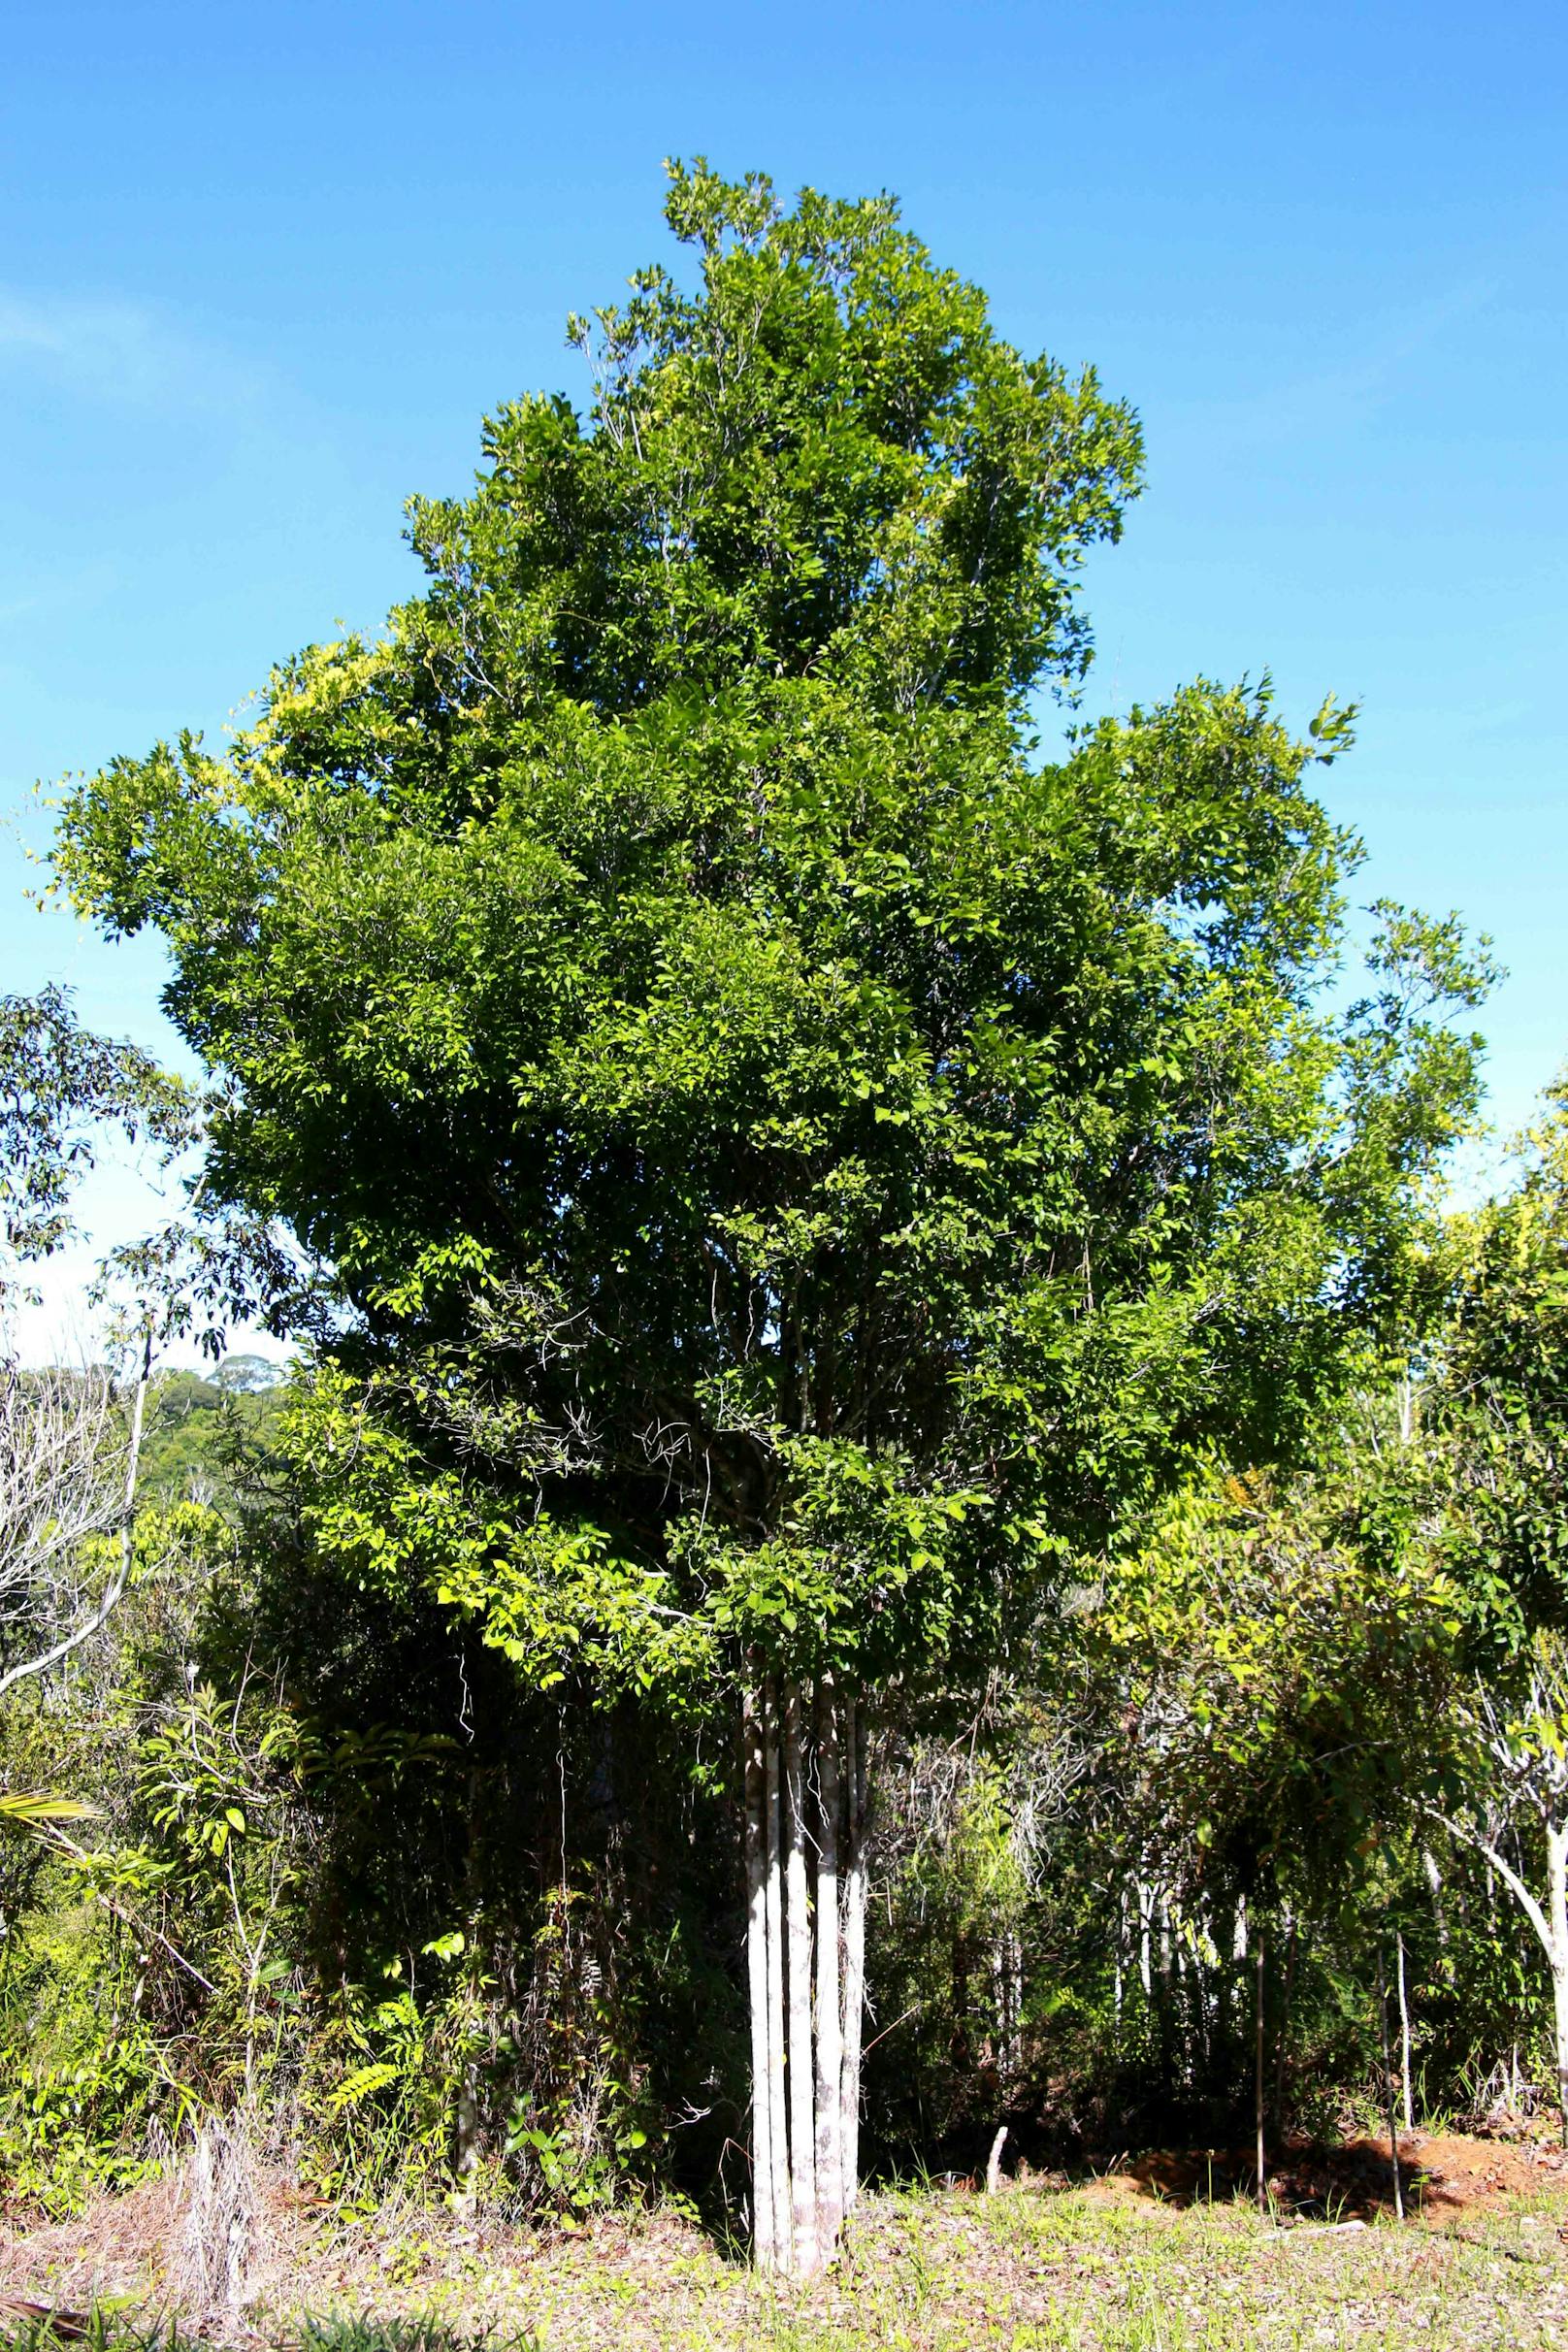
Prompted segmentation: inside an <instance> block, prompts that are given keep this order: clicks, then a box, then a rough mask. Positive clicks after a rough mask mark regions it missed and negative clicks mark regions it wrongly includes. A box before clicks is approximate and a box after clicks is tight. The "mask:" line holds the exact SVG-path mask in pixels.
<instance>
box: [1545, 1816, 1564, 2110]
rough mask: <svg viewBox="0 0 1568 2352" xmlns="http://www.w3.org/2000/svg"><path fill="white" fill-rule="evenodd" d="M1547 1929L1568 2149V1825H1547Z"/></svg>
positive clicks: (1559, 2105)
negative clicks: (1549, 1939)
mask: <svg viewBox="0 0 1568 2352" xmlns="http://www.w3.org/2000/svg"><path fill="white" fill-rule="evenodd" d="M1547 1925H1548V1926H1549V1927H1550V1928H1551V1930H1552V1943H1551V1945H1550V1947H1549V1951H1548V1957H1549V1959H1550V1960H1551V1962H1552V2020H1553V2023H1554V2024H1555V2027H1556V2042H1557V2119H1558V2122H1559V2124H1560V2125H1561V2129H1562V2139H1563V2144H1564V2145H1565V2146H1568V1823H1562V1822H1557V1821H1549V1822H1548V1823H1547Z"/></svg>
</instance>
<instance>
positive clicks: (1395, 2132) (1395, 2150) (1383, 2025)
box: [1378, 1944, 1405, 2221]
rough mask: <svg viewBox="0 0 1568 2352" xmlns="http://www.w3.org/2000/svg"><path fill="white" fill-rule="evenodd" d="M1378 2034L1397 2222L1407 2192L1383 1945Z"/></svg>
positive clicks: (1379, 1968)
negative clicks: (1402, 2171) (1401, 2159)
mask: <svg viewBox="0 0 1568 2352" xmlns="http://www.w3.org/2000/svg"><path fill="white" fill-rule="evenodd" d="M1378 2034H1379V2036H1380V2038H1381V2040H1382V2043H1383V2090H1384V2097H1385V2100H1386V2102H1387V2106H1388V2156H1389V2160H1390V2162H1391V2164H1392V2166H1393V2211H1394V2219H1395V2220H1396V2221H1403V2220H1404V2218H1405V2191H1404V2184H1403V2182H1402V2181H1401V2179H1400V2176H1399V2120H1398V2117H1397V2115H1396V2114H1395V2111H1394V2104H1393V2065H1392V2061H1391V2060H1390V2058H1389V2055H1388V1978H1387V1976H1386V1974H1385V1971H1384V1965H1383V1945H1382V1944H1379V1945H1378Z"/></svg>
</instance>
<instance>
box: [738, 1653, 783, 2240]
mask: <svg viewBox="0 0 1568 2352" xmlns="http://www.w3.org/2000/svg"><path fill="white" fill-rule="evenodd" d="M741 1740H742V1757H743V1763H744V1771H745V1790H746V1833H745V1836H746V1989H747V1992H748V1994H749V1996H750V2003H751V2226H752V2249H753V2253H754V2255H755V2259H756V2263H757V2267H758V2269H759V2270H772V2269H773V2268H774V2267H775V2264H776V2262H777V2256H778V2249H777V2245H776V2242H775V2239H774V2235H773V2134H772V2128H771V2116H770V2113H769V2105H768V2090H769V2083H770V2079H771V2075H770V2068H769V2037H768V1828H767V1821H766V1811H767V1790H766V1775H767V1767H766V1763H765V1760H764V1731H763V1690H762V1684H761V1682H760V1680H755V1681H753V1682H752V1684H751V1687H750V1688H749V1689H748V1690H747V1692H746V1695H745V1701H744V1712H743V1717H742V1728H741Z"/></svg>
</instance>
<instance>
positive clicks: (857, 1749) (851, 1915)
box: [839, 1699, 868, 2213]
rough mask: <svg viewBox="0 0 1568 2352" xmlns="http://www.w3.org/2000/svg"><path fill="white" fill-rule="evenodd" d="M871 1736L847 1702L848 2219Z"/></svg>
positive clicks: (862, 1998)
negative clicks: (868, 1758) (868, 1755)
mask: <svg viewBox="0 0 1568 2352" xmlns="http://www.w3.org/2000/svg"><path fill="white" fill-rule="evenodd" d="M866 1730H867V1727H866V1718H865V1712H864V1710H863V1709H861V1708H858V1707H857V1706H856V1704H855V1702H854V1700H853V1699H846V1700H845V1702H844V1776H845V1779H846V1780H847V1782H848V1791H847V1796H848V1811H849V1839H848V1855H847V1867H846V1870H845V1874H844V2014H843V2044H844V2054H843V2069H842V2074H841V2076H840V2085H841V2087H840V2104H839V2114H840V2118H841V2122H840V2145H841V2147H842V2149H843V2164H844V2210H845V2212H846V2213H852V2212H853V2211H854V2210H855V2205H856V2202H857V2200H858V2199H859V2196H860V2149H861V2027H862V2022H863V2018H864V2014H865V2008H866V1813H867V1797H868V1788H867V1753H866V1745H867V1743H866Z"/></svg>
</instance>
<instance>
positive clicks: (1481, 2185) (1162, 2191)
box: [1089, 2132, 1568, 2227]
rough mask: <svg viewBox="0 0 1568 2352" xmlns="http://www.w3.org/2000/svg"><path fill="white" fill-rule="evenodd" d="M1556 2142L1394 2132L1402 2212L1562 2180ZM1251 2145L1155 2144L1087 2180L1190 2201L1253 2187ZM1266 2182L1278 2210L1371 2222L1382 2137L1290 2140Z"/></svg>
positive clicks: (1489, 2199) (1093, 2190)
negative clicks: (1242, 2148) (1545, 2143)
mask: <svg viewBox="0 0 1568 2352" xmlns="http://www.w3.org/2000/svg"><path fill="white" fill-rule="evenodd" d="M1564 2163H1565V2160H1564V2158H1563V2155H1562V2151H1561V2150H1560V2149H1558V2148H1552V2147H1542V2146H1539V2145H1537V2144H1536V2143H1534V2142H1532V2141H1528V2140H1523V2141H1508V2140H1476V2139H1470V2138H1467V2137H1464V2136H1462V2135H1459V2134H1456V2133H1427V2132H1401V2133H1400V2135H1399V2179H1400V2187H1401V2190H1402V2193H1403V2196H1404V2201H1405V2210H1406V2212H1407V2213H1410V2214H1420V2216H1421V2219H1422V2220H1423V2221H1425V2222H1427V2223H1429V2224H1431V2225H1434V2226H1438V2227H1441V2226H1442V2224H1443V2223H1444V2222H1445V2221H1452V2220H1454V2218H1455V2217H1456V2216H1458V2215H1461V2214H1463V2213H1465V2212H1471V2211H1476V2210H1483V2211H1485V2210H1488V2209H1492V2208H1496V2207H1500V2206H1505V2205H1508V2204H1509V2203H1510V2201H1511V2200H1516V2199H1519V2198H1521V2197H1533V2196H1538V2195H1539V2194H1540V2193H1541V2191H1542V2190H1544V2189H1551V2188H1560V2187H1563V2186H1564V2185H1568V2172H1565V2170H1564ZM1254 2181H1255V2172H1254V2163H1253V2157H1252V2153H1251V2151H1250V2150H1249V2151H1247V2152H1246V2153H1245V2154H1243V2153H1240V2152H1238V2151H1237V2150H1235V2149H1228V2148H1156V2149H1152V2150H1151V2151H1150V2152H1149V2153H1148V2154H1147V2155H1143V2156H1140V2157H1138V2158H1137V2159H1136V2160H1135V2161H1133V2162H1132V2163H1129V2164H1126V2165H1124V2166H1122V2167H1120V2168H1118V2169H1116V2170H1114V2171H1110V2172H1104V2173H1101V2174H1100V2175H1099V2176H1098V2178H1097V2179H1095V2180H1094V2181H1093V2182H1091V2183H1090V2184H1089V2188H1090V2194H1091V2195H1092V2196H1096V2197H1110V2198H1116V2197H1145V2198H1155V2199H1160V2200H1165V2201H1168V2202H1169V2203H1171V2204H1173V2205H1195V2204H1199V2203H1201V2202H1203V2201H1205V2200H1208V2199H1214V2198H1230V2197H1235V2196H1239V2195H1244V2194H1248V2195H1250V2194H1252V2193H1253V2190H1254ZM1268 2188H1269V2195H1270V2199H1271V2201H1272V2203H1273V2205H1274V2206H1275V2209H1276V2210H1277V2211H1278V2212H1279V2213H1280V2214H1281V2215H1282V2216H1285V2215H1290V2214H1296V2215H1299V2216H1300V2217H1302V2218H1303V2219H1313V2220H1330V2221H1371V2220H1374V2219H1376V2218H1377V2216H1378V2215H1380V2214H1388V2213H1391V2212H1392V2210H1393V2169H1392V2166H1391V2164H1390V2162H1389V2156H1388V2141H1387V2140H1347V2141H1344V2142H1342V2143H1341V2144H1339V2145H1337V2146H1331V2145H1325V2144H1324V2143H1323V2142H1322V2141H1312V2140H1295V2141H1290V2142H1288V2143H1287V2144H1286V2146H1285V2147H1284V2148H1282V2149H1280V2150H1278V2151H1277V2152H1276V2154H1275V2156H1274V2158H1273V2159H1272V2161H1271V2162H1270V2165H1269V2169H1268Z"/></svg>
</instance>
